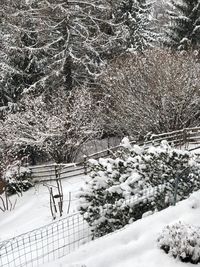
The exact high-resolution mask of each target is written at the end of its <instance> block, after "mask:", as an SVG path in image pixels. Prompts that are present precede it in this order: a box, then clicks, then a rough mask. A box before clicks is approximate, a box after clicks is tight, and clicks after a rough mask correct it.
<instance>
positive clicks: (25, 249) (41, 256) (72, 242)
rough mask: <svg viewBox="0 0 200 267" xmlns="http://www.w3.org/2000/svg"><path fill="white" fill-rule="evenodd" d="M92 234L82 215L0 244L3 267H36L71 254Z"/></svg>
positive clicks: (0, 262) (87, 240) (89, 238)
mask: <svg viewBox="0 0 200 267" xmlns="http://www.w3.org/2000/svg"><path fill="white" fill-rule="evenodd" d="M91 239H92V233H91V231H90V229H89V226H88V224H87V223H86V222H85V221H84V220H83V217H82V216H81V215H80V214H74V215H71V216H69V217H67V218H65V219H62V220H59V221H57V222H54V223H52V224H49V225H47V226H45V227H42V228H39V229H36V230H34V231H32V232H28V233H26V234H23V235H20V236H17V237H15V238H12V239H9V240H6V241H5V242H1V243H0V266H1V267H22V266H26V267H35V266H39V265H40V264H43V263H46V262H50V261H53V260H55V259H58V258H61V257H63V256H64V255H67V254H69V253H70V252H72V251H73V250H75V249H76V248H78V247H79V246H80V245H82V244H84V243H86V242H89V241H90V240H91Z"/></svg>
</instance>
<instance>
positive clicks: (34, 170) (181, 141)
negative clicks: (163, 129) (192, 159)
mask: <svg viewBox="0 0 200 267" xmlns="http://www.w3.org/2000/svg"><path fill="white" fill-rule="evenodd" d="M163 140H167V141H168V143H169V144H174V146H175V147H179V148H185V149H188V150H195V149H196V148H198V146H199V148H200V127H195V128H186V129H182V130H178V131H173V132H169V133H162V134H158V135H151V136H150V137H149V138H148V140H146V141H132V142H131V143H132V144H138V145H140V146H143V147H144V148H148V147H149V146H151V145H154V146H158V145H159V144H160V142H161V141H163ZM119 148H121V146H120V145H119V146H115V147H111V148H109V149H105V150H102V151H99V152H97V153H94V154H91V155H89V156H85V157H83V159H82V160H81V161H80V162H77V163H70V164H49V165H39V166H30V167H29V168H30V170H31V178H32V179H33V181H35V182H44V181H53V180H56V178H57V177H59V178H60V179H67V178H71V177H74V176H79V175H86V174H87V162H88V160H89V159H99V158H104V157H107V156H111V155H112V154H113V153H114V152H115V151H117V150H118V149H119Z"/></svg>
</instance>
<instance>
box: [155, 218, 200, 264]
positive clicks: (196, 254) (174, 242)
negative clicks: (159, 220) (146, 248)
mask: <svg viewBox="0 0 200 267" xmlns="http://www.w3.org/2000/svg"><path fill="white" fill-rule="evenodd" d="M158 245H159V247H160V248H161V249H162V250H164V251H165V252H166V253H169V255H172V256H173V257H174V258H178V259H180V260H181V261H183V262H191V263H194V264H197V263H199V262H200V228H199V227H194V226H191V225H187V224H183V223H181V222H179V223H176V224H174V225H171V226H166V227H165V228H164V229H163V231H162V233H161V234H160V236H159V237H158Z"/></svg>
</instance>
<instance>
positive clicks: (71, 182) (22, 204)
mask: <svg viewBox="0 0 200 267" xmlns="http://www.w3.org/2000/svg"><path fill="white" fill-rule="evenodd" d="M85 180H86V177H84V176H83V177H82V176H77V177H73V178H69V179H66V180H63V181H62V185H63V193H64V214H63V216H66V215H67V214H66V212H67V209H68V204H69V201H68V199H69V192H71V199H72V201H71V205H70V210H69V213H73V212H74V211H76V199H75V195H76V192H77V191H78V190H79V188H80V187H81V185H82V184H83V183H84V181H85ZM51 184H52V185H55V182H52V183H51ZM54 190H55V189H54ZM11 199H12V202H13V203H14V200H15V199H17V203H16V207H15V209H14V210H12V211H11V212H9V211H8V212H1V211H0V229H1V231H0V241H2V240H5V239H8V238H12V237H14V236H17V235H19V234H22V233H25V232H27V231H31V230H33V229H35V228H38V227H41V226H43V225H46V224H48V223H51V222H52V216H51V213H50V208H49V192H48V189H47V187H45V186H43V185H42V184H40V185H37V186H36V188H31V189H30V190H29V191H27V192H24V193H23V196H22V197H16V196H12V198H11ZM58 219H59V217H58Z"/></svg>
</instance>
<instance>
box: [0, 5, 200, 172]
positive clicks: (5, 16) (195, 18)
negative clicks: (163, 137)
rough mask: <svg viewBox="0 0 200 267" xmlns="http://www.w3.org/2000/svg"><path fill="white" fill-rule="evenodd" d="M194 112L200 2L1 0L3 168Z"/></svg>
mask: <svg viewBox="0 0 200 267" xmlns="http://www.w3.org/2000/svg"><path fill="white" fill-rule="evenodd" d="M199 115H200V1H199V0H180V1H170V0H169V1H156V2H151V1H146V0H99V1H96V0H84V1H81V0H80V1H79V0H75V1H73V0H18V1H15V0H1V2H0V159H1V165H2V166H1V168H2V169H4V168H5V167H6V166H7V165H9V164H11V163H13V162H15V161H16V160H19V161H21V162H22V163H23V162H28V163H30V164H36V163H39V162H43V161H50V160H51V161H54V162H58V163H60V162H72V161H73V160H74V159H75V158H76V155H77V153H78V152H79V150H80V148H81V147H82V145H83V144H84V143H86V142H87V141H89V140H91V139H94V138H98V139H101V138H104V137H111V136H117V137H123V136H132V138H134V139H137V138H145V136H148V135H149V134H151V133H161V132H165V131H171V130H177V129H182V128H184V127H191V126H199V123H200V116H199Z"/></svg>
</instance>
